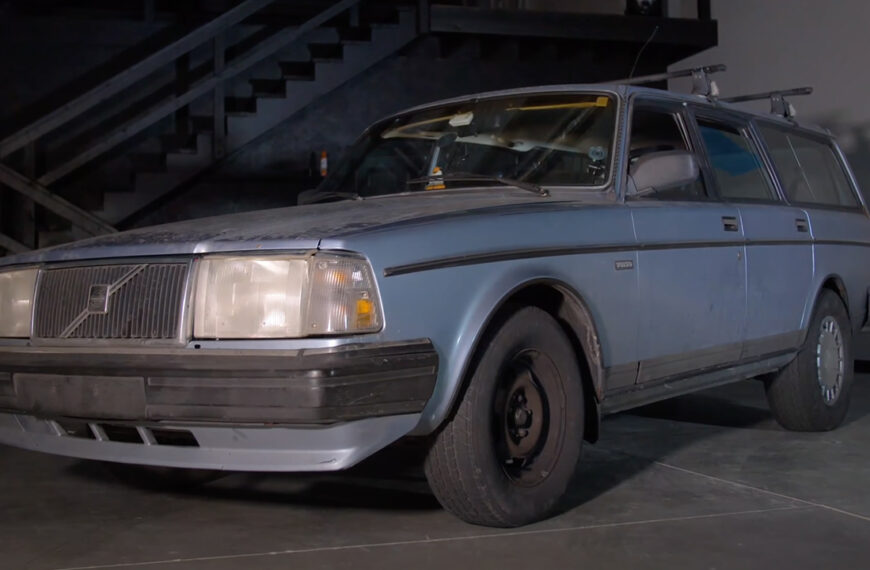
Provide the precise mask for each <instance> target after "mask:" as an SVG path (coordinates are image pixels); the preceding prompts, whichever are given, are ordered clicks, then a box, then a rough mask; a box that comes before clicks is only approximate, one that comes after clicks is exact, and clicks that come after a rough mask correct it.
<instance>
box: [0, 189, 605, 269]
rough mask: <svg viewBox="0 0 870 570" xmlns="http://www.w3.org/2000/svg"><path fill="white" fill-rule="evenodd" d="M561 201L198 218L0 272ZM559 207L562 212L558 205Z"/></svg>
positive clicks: (444, 199) (432, 201)
mask: <svg viewBox="0 0 870 570" xmlns="http://www.w3.org/2000/svg"><path fill="white" fill-rule="evenodd" d="M578 198H579V199H580V200H581V201H582V202H588V201H593V202H598V203H601V198H600V195H596V196H591V195H590V196H586V197H585V198H584V197H583V195H582V194H580V193H577V192H572V193H571V200H570V202H571V203H575V204H576V203H578ZM565 202H566V200H565V198H564V197H562V198H560V197H558V196H555V195H554V196H553V197H551V198H541V197H539V196H535V195H533V194H527V193H525V192H521V191H517V190H512V189H505V190H501V189H499V190H496V189H488V190H486V191H479V192H477V191H468V190H466V191H463V192H461V193H460V192H456V193H438V194H422V193H420V194H413V195H402V196H383V197H377V198H369V199H366V200H345V201H341V202H332V203H326V204H311V205H305V206H295V207H289V208H278V209H271V210H261V211H255V212H246V213H242V214H232V215H226V216H218V217H212V218H202V219H196V220H189V221H185V222H178V223H172V224H166V225H160V226H152V227H148V228H141V229H136V230H131V231H126V232H121V233H117V234H109V235H104V236H98V237H95V238H90V239H86V240H82V241H78V242H74V243H69V244H64V245H60V246H56V247H52V248H48V249H43V250H38V251H34V252H29V253H25V254H21V255H17V256H11V257H6V258H3V259H0V266H2V265H12V264H22V263H25V264H26V263H41V262H56V261H73V260H86V259H98V258H116V257H134V256H157V255H167V256H170V255H182V254H196V253H212V252H230V251H240V250H276V249H294V250H305V249H316V248H317V246H318V244H319V243H320V240H322V239H325V238H334V237H339V236H349V235H353V234H357V233H361V232H369V231H374V230H378V229H382V228H384V227H387V226H391V225H395V224H407V223H415V222H424V221H431V220H433V219H436V218H441V217H445V216H456V215H474V214H481V215H485V214H487V213H493V214H497V213H499V212H510V213H516V212H517V211H518V210H526V209H532V210H539V209H541V208H545V209H546V208H554V207H564V205H565ZM560 205H561V206H560Z"/></svg>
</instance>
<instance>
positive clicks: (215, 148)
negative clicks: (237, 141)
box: [212, 34, 227, 160]
mask: <svg viewBox="0 0 870 570" xmlns="http://www.w3.org/2000/svg"><path fill="white" fill-rule="evenodd" d="M225 65H226V35H225V34H218V35H216V36H215V38H214V75H215V77H220V75H221V73H223V71H224V67H225ZM225 96H226V89H225V88H224V82H223V81H218V83H217V84H216V85H215V87H214V104H213V108H214V139H213V141H212V142H213V144H212V156H213V157H214V159H215V160H219V159H221V158H223V157H224V156H225V155H226V152H227V115H226V98H225Z"/></svg>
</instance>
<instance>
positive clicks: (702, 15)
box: [698, 0, 713, 22]
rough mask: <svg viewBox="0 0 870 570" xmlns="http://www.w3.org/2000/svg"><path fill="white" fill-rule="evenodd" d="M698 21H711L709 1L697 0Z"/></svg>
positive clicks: (711, 14)
mask: <svg viewBox="0 0 870 570" xmlns="http://www.w3.org/2000/svg"><path fill="white" fill-rule="evenodd" d="M698 19H699V20H703V21H705V22H708V21H710V20H712V19H713V13H712V10H711V8H710V0H698Z"/></svg>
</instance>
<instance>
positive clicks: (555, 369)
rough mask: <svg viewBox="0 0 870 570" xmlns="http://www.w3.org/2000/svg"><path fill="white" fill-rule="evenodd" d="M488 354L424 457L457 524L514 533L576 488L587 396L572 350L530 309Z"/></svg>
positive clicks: (502, 331)
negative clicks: (453, 413) (510, 530)
mask: <svg viewBox="0 0 870 570" xmlns="http://www.w3.org/2000/svg"><path fill="white" fill-rule="evenodd" d="M481 346H484V347H486V348H485V349H484V352H483V354H482V355H481V356H480V358H478V359H477V361H476V366H475V369H474V370H473V372H472V377H471V380H470V383H469V386H468V389H467V390H466V392H465V394H464V395H463V396H462V400H461V402H460V403H459V407H458V409H457V410H456V413H455V415H454V416H453V417H452V418H451V419H450V420H449V421H448V423H447V424H446V425H445V426H444V428H443V429H442V430H441V431H440V432H439V433H438V435H437V436H436V438H435V441H434V443H433V445H432V447H431V449H430V450H429V453H428V456H427V458H426V464H425V469H426V477H427V479H428V480H429V484H430V486H431V487H432V490H433V492H434V493H435V496H436V497H437V498H438V500H439V501H440V502H441V504H442V505H443V506H444V507H445V508H446V509H447V510H449V511H450V512H452V513H453V514H455V515H457V516H458V517H459V518H461V519H463V520H465V521H467V522H470V523H473V524H481V525H486V526H496V527H513V526H519V525H523V524H528V523H531V522H535V521H537V520H541V519H543V518H546V517H548V516H550V515H552V514H554V513H555V512H557V511H558V509H559V508H560V506H561V500H562V499H563V497H564V496H565V494H566V492H567V491H568V489H569V488H570V486H571V483H572V482H573V481H574V478H575V474H576V471H577V466H578V463H579V461H580V452H581V446H582V443H583V387H582V383H581V372H580V368H579V365H578V363H577V356H576V354H575V352H574V349H573V347H572V345H571V342H570V341H569V340H568V338H567V337H566V335H565V333H564V332H563V331H562V328H561V327H560V325H559V323H557V322H556V321H555V320H554V319H553V318H552V317H551V316H550V315H549V314H547V313H546V312H544V311H542V310H540V309H537V308H534V307H527V308H523V309H520V310H518V311H517V312H515V313H514V314H513V315H511V316H510V317H508V318H507V319H506V320H505V321H504V322H503V324H502V325H501V326H500V327H499V328H498V330H496V331H495V332H494V333H493V334H490V335H489V336H488V337H487V338H485V339H484V340H483V343H482V345H481Z"/></svg>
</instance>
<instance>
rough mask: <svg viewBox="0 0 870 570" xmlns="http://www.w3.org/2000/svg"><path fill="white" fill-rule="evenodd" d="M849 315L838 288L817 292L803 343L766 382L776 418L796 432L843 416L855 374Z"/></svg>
mask: <svg viewBox="0 0 870 570" xmlns="http://www.w3.org/2000/svg"><path fill="white" fill-rule="evenodd" d="M851 331H852V329H851V325H850V323H849V315H848V313H847V312H846V308H845V307H844V306H843V302H842V301H841V300H840V297H839V296H837V294H836V293H834V292H833V291H829V290H827V289H826V290H824V291H822V293H821V294H820V295H819V299H818V302H817V303H816V308H815V311H814V312H813V318H812V321H811V322H810V328H809V332H808V335H807V340H806V343H805V344H804V347H803V348H802V349H801V351H800V352H799V353H798V355H797V357H795V359H794V360H793V361H792V362H791V363H790V364H789V365H788V366H786V367H785V368H784V369H782V370H781V371H780V372H779V373H778V374H777V375H776V376H775V377H773V378H772V379H770V380H768V381H767V383H766V391H767V401H768V402H769V403H770V409H771V411H772V412H773V415H774V417H775V418H776V421H778V422H779V423H780V425H782V426H783V427H784V428H786V429H790V430H794V431H827V430H832V429H834V428H836V427H838V426H839V425H840V424H842V423H843V420H844V419H845V418H846V412H847V411H848V409H849V398H850V394H851V388H852V380H853V377H854V362H853V360H852V332H851Z"/></svg>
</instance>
